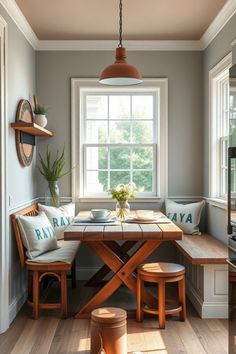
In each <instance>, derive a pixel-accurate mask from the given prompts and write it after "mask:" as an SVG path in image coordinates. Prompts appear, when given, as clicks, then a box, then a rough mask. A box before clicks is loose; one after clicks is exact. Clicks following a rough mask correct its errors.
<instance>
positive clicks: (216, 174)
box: [209, 52, 232, 200]
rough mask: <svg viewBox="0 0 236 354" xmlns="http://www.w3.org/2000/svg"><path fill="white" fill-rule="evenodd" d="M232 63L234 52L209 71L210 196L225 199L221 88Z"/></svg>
mask: <svg viewBox="0 0 236 354" xmlns="http://www.w3.org/2000/svg"><path fill="white" fill-rule="evenodd" d="M231 65H232V53H231V52H230V53H229V54H228V55H226V56H225V57H224V58H223V59H222V60H221V61H220V62H219V63H218V64H217V65H216V66H215V67H214V68H213V69H211V70H210V72H209V118H210V119H209V197H210V198H213V199H219V200H222V199H224V197H225V196H223V195H222V173H221V170H222V161H221V152H222V143H223V140H225V139H224V137H223V134H222V129H223V127H222V123H223V118H222V115H221V114H222V102H223V98H222V97H221V94H219V92H220V88H221V86H222V84H223V80H224V78H225V75H226V73H227V71H229V69H230V67H231Z"/></svg>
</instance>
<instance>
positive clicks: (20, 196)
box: [0, 6, 36, 306]
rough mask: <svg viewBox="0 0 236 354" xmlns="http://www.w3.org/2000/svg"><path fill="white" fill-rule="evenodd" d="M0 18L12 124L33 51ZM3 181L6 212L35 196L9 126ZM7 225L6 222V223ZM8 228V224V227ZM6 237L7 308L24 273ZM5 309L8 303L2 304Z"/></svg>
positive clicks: (30, 170)
mask: <svg viewBox="0 0 236 354" xmlns="http://www.w3.org/2000/svg"><path fill="white" fill-rule="evenodd" d="M0 15H1V16H2V17H3V18H4V19H5V21H6V22H7V25H8V46H7V54H8V61H7V119H8V122H9V124H10V122H14V121H15V114H16V108H17V104H18V102H19V100H20V99H22V98H24V99H29V95H31V96H32V95H33V94H34V93H35V52H34V50H33V48H32V47H31V46H30V45H29V43H28V42H27V40H26V39H25V37H24V36H23V35H22V33H21V32H20V31H19V30H18V28H17V27H16V25H15V23H14V22H13V21H12V20H11V19H10V17H9V16H8V15H7V13H6V12H5V10H4V9H3V8H2V6H0ZM7 180H8V186H9V195H11V196H12V204H11V206H10V213H11V212H12V210H13V209H14V208H17V206H18V205H19V204H21V203H23V202H27V201H29V200H32V198H35V197H36V183H35V159H34V162H33V164H32V165H31V166H30V167H25V168H24V167H22V166H21V165H20V163H19V161H18V157H17V153H16V146H15V132H14V130H13V129H11V128H10V127H9V135H8V169H7ZM9 223H10V220H9ZM10 226H11V225H10ZM6 237H8V238H10V279H9V281H10V284H9V285H10V298H9V305H11V304H12V303H14V301H15V300H16V299H17V298H18V299H19V298H20V295H22V291H23V289H24V288H25V281H24V272H22V270H21V268H20V264H19V260H18V259H19V257H18V254H17V249H16V244H15V239H14V236H13V235H12V234H11V232H10V235H6ZM6 306H8V304H6Z"/></svg>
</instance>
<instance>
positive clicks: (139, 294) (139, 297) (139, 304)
mask: <svg viewBox="0 0 236 354" xmlns="http://www.w3.org/2000/svg"><path fill="white" fill-rule="evenodd" d="M142 283H143V281H142V280H141V277H140V275H139V274H138V279H137V312H136V319H137V321H138V322H141V321H142V320H143V311H142V286H143V285H142Z"/></svg>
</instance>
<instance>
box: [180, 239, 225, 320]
mask: <svg viewBox="0 0 236 354" xmlns="http://www.w3.org/2000/svg"><path fill="white" fill-rule="evenodd" d="M175 245H176V247H177V249H178V251H179V252H177V261H178V262H179V263H180V264H183V265H184V266H185V268H186V291H187V296H188V298H189V300H190V301H191V302H192V304H193V305H194V307H195V309H196V310H197V312H198V313H199V315H200V316H201V318H228V265H227V262H226V259H227V255H228V249H227V246H226V245H224V244H223V243H222V242H220V241H218V240H217V239H215V238H214V237H212V236H210V235H208V234H202V235H201V236H196V235H184V236H183V240H181V241H175Z"/></svg>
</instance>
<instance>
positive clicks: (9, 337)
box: [0, 311, 29, 354]
mask: <svg viewBox="0 0 236 354" xmlns="http://www.w3.org/2000/svg"><path fill="white" fill-rule="evenodd" d="M28 315H29V314H28V313H27V311H26V313H25V312H24V313H22V312H21V314H20V315H19V316H18V317H17V320H15V321H14V322H13V323H12V324H11V326H10V328H9V329H8V331H7V332H5V333H3V334H1V335H0V353H4V354H5V353H10V352H11V351H12V349H13V347H14V346H15V343H16V341H17V340H18V338H19V337H20V336H21V334H22V332H23V330H24V327H25V325H26V323H27V321H28V319H29V317H28Z"/></svg>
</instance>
